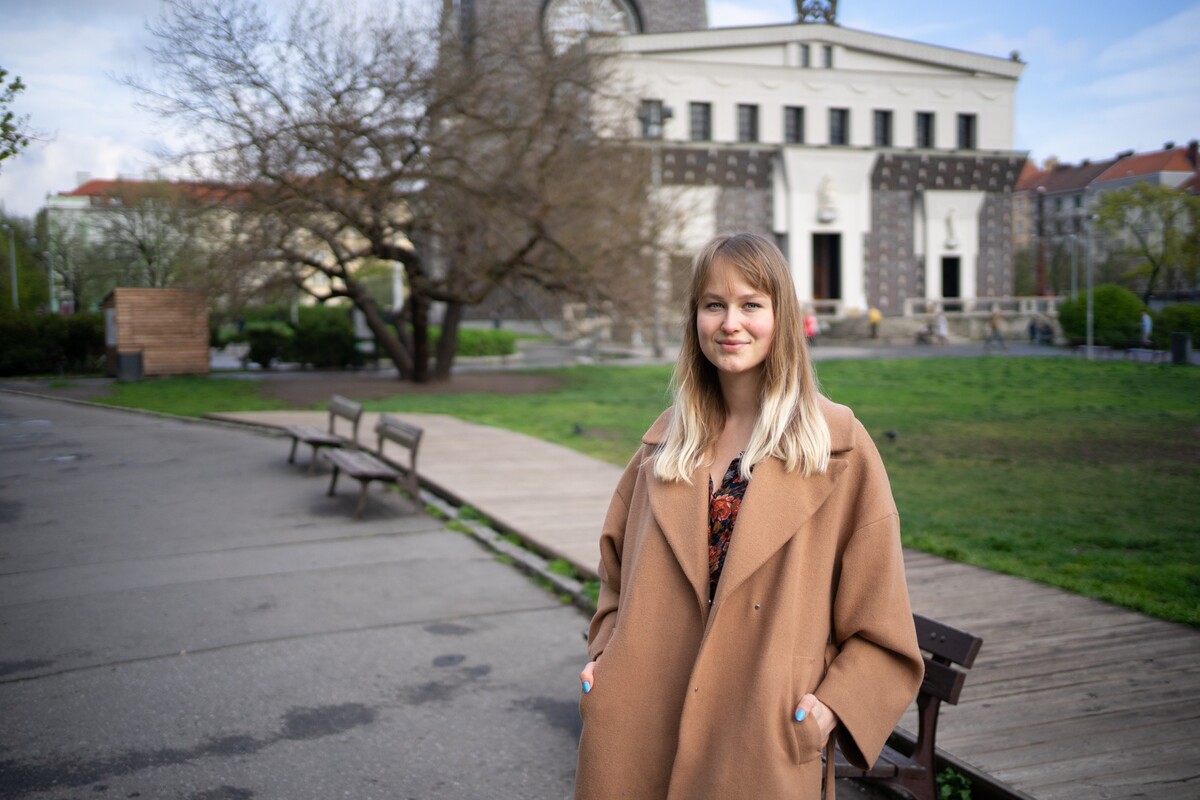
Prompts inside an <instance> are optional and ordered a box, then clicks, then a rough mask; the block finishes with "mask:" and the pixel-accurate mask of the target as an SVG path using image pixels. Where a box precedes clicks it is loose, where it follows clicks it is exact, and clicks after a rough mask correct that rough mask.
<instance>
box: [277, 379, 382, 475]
mask: <svg viewBox="0 0 1200 800" xmlns="http://www.w3.org/2000/svg"><path fill="white" fill-rule="evenodd" d="M362 413H363V407H362V404H360V403H356V402H354V401H353V400H347V399H346V398H345V397H342V396H341V395H339V394H335V395H334V396H333V397H330V398H329V430H328V431H323V430H321V429H320V428H314V427H313V426H311V425H288V426H287V427H285V428H284V429H283V432H284V433H286V434H287V435H288V436H290V437H292V452H291V453H290V454H289V455H288V463H289V464H294V463H295V461H296V447H297V446H298V445H299V444H300V443H301V442H304V443H305V444H308V445H311V446H312V456H311V457H310V458H309V459H308V472H309V474H312V472H313V470H314V469H316V465H317V451H318V450H319V449H320V448H322V447H331V448H341V447H352V448H356V447H358V423H359V420H361V419H362ZM339 418H340V419H344V420H346V421H347V422H349V423H350V438H348V439H347V438H345V437H343V436H339V435H338V433H337V429H336V427H335V423H336V422H337V420H338V419H339Z"/></svg>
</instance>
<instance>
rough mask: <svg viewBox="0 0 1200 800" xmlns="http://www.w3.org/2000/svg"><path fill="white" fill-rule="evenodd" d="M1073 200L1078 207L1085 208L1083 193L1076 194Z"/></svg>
mask: <svg viewBox="0 0 1200 800" xmlns="http://www.w3.org/2000/svg"><path fill="white" fill-rule="evenodd" d="M1073 201H1074V203H1075V207H1076V208H1083V195H1081V194H1077V195H1075V197H1074V198H1073Z"/></svg>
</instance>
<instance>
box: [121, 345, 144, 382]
mask: <svg viewBox="0 0 1200 800" xmlns="http://www.w3.org/2000/svg"><path fill="white" fill-rule="evenodd" d="M141 379H142V351H141V350H136V351H134V352H132V353H117V380H119V381H140V380H141Z"/></svg>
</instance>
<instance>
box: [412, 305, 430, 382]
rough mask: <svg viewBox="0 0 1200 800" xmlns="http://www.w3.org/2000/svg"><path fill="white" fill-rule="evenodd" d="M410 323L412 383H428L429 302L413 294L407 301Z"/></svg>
mask: <svg viewBox="0 0 1200 800" xmlns="http://www.w3.org/2000/svg"><path fill="white" fill-rule="evenodd" d="M408 313H409V318H410V319H411V321H412V360H413V367H412V382H413V383H428V382H429V300H427V299H426V298H424V297H422V296H420V295H417V294H413V295H411V296H410V297H409V300H408Z"/></svg>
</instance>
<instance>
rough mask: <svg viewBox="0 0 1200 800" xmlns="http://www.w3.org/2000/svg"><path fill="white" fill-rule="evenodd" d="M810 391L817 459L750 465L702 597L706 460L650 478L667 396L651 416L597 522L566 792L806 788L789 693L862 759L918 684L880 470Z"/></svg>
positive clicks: (862, 435) (841, 417) (800, 794)
mask: <svg viewBox="0 0 1200 800" xmlns="http://www.w3.org/2000/svg"><path fill="white" fill-rule="evenodd" d="M822 403H823V409H824V412H825V417H826V419H827V421H828V423H829V428H830V433H831V434H832V454H831V458H830V464H829V469H828V471H827V472H826V473H825V474H823V475H813V476H811V477H808V478H804V477H801V475H800V472H799V471H795V472H791V473H788V472H786V471H785V470H784V468H783V462H781V461H779V460H778V459H775V458H769V459H767V460H765V461H762V462H760V463H758V464H757V465H756V466H755V467H754V470H753V473H752V476H751V479H750V482H749V485H748V488H747V490H746V494H745V497H744V498H743V500H742V505H741V509H740V511H739V512H738V517H737V521H736V524H735V527H734V532H733V536H732V539H731V541H730V546H729V553H728V555H727V557H726V561H725V566H724V569H723V571H722V573H721V580H720V582H719V583H718V585H717V592H716V596H715V597H714V598H713V601H712V603H711V605H710V603H709V588H708V578H709V575H708V475H707V470H706V469H705V468H703V467H702V468H700V469H699V470H697V471H696V473H695V474H694V475H693V476H692V480H691V483H690V484H689V483H685V482H664V481H661V480H659V479H658V478H656V477H654V474H653V467H652V464H651V462H650V458H651V456H652V455H653V453H654V451H655V448H656V446H657V445H658V444H659V443H660V442H661V441H662V440H663V437H664V435H665V432H666V428H667V420H668V419H669V414H670V413H671V412H670V410H668V411H667V412H664V414H663V415H662V416H661V417H660V418H659V419H658V421H657V422H655V423H654V425H653V426H652V427H651V428H650V430H649V431H647V433H646V435H645V437H644V439H643V446H642V447H641V448H640V449H639V450H638V452H637V453H636V454H635V455H634V457H633V460H632V461H631V462H630V464H629V467H628V468H627V469H626V471H625V473H624V475H623V477H622V478H621V481H620V483H619V484H618V486H617V489H616V492H615V494H614V496H613V499H612V503H611V505H610V507H609V511H608V515H607V518H606V519H605V522H604V528H603V532H602V534H601V538H600V554H601V555H600V568H599V573H600V597H599V602H598V604H597V610H596V614H595V617H594V618H593V619H592V623H591V627H590V630H589V638H588V641H589V644H588V652H589V655H590V656H591V658H592V659H596V660H597V663H596V667H595V673H594V684H593V686H592V689H591V691H590V692H589V693H587V694H583V695H581V699H580V704H579V706H580V715H581V716H582V718H583V734H582V737H581V739H580V743H579V761H578V766H577V771H576V783H575V797H576V798H577V800H609V798H638V799H639V800H655V799H656V798H669V799H670V800H703V799H705V798H710V799H711V800H735V799H736V798H749V799H751V800H773V798H789V799H790V800H797V799H798V800H809V799H811V798H817V797H819V796H820V794H821V773H822V765H821V758H820V755H821V748H820V732H819V729H818V726H817V723H816V722H815V721H814V720H813V718H812V715H809V717H808V718H807V719H806V720H805V721H803V722H796V721H795V719H794V717H793V714H794V712H795V709H796V706H797V704H798V703H799V702H800V698H801V697H802V696H803V695H804V694H806V693H809V692H812V693H813V694H815V695H816V696H817V697H818V698H819V699H820V700H821V702H822V703H824V704H825V705H827V706H829V707H830V708H831V709H833V711H834V712H835V713H836V714H837V715H838V717H839V719H840V720H841V722H840V725H839V728H838V730H837V731H836V734H835V735H836V736H837V737H838V741H839V743H840V745H841V748H842V752H843V753H844V754H845V755H846V757H847V758H848V760H850V761H851V762H852V763H855V764H857V765H859V766H867V765H869V764H870V763H873V762H874V760H875V758H876V757H877V756H878V754H879V751H880V750H881V749H882V747H883V744H884V742H885V741H886V740H887V737H888V735H889V734H890V733H891V731H892V729H893V727H895V725H896V722H897V721H898V720H899V719H900V716H901V714H902V713H903V712H904V709H905V708H906V707H907V706H908V704H909V702H911V701H912V699H913V697H914V696H915V695H916V693H917V690H918V688H919V687H920V684H921V679H922V676H923V672H924V665H923V662H922V658H921V653H920V651H919V650H918V648H917V641H916V633H915V630H914V627H913V620H912V612H911V609H910V606H909V599H908V587H907V584H906V583H905V578H904V562H903V557H902V554H901V549H900V535H899V519H898V517H897V514H896V506H895V503H894V502H893V500H892V494H891V489H890V487H889V484H888V479H887V474H886V473H885V471H884V468H883V462H882V460H881V459H880V457H879V453H878V451H877V450H876V449H875V445H874V443H873V442H872V441H871V438H870V436H869V435H868V434H867V433H866V431H865V430H864V429H863V427H862V425H861V423H859V422H858V420H857V419H855V417H854V415H853V413H852V412H851V411H850V409H848V408H846V407H845V406H840V405H835V404H834V403H832V402H830V401H828V400H825V399H824V398H822ZM831 741H832V737H831Z"/></svg>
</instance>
